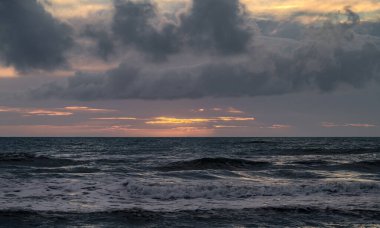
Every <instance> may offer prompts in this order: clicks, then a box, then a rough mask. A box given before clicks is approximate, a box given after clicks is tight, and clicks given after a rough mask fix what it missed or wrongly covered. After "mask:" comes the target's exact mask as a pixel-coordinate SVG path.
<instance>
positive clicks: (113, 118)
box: [91, 117, 137, 120]
mask: <svg viewBox="0 0 380 228" xmlns="http://www.w3.org/2000/svg"><path fill="white" fill-rule="evenodd" d="M91 119H92V120H137V118H135V117H98V118H91Z"/></svg>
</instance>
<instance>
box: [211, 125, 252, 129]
mask: <svg viewBox="0 0 380 228" xmlns="http://www.w3.org/2000/svg"><path fill="white" fill-rule="evenodd" d="M246 127H248V126H233V125H214V128H246Z"/></svg>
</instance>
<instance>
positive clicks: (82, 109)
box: [63, 106, 116, 112]
mask: <svg viewBox="0 0 380 228" xmlns="http://www.w3.org/2000/svg"><path fill="white" fill-rule="evenodd" d="M63 109H65V110H69V111H78V112H114V111H116V110H114V109H102V108H91V107H87V106H66V107H64V108H63Z"/></svg>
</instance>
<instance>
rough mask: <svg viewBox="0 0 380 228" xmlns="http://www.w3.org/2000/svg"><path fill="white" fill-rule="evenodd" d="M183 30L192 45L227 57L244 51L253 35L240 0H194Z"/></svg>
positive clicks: (182, 20) (181, 29)
mask: <svg viewBox="0 0 380 228" xmlns="http://www.w3.org/2000/svg"><path fill="white" fill-rule="evenodd" d="M180 31H181V32H183V34H184V35H185V36H186V37H187V41H188V42H189V44H190V45H191V46H194V47H197V48H199V49H205V48H206V49H207V48H214V49H216V50H217V51H219V52H222V53H226V54H231V53H232V54H233V53H241V52H245V51H246V48H247V45H248V43H249V41H250V39H251V35H252V32H251V30H250V29H249V28H248V27H247V26H246V14H245V10H244V7H243V5H241V4H240V2H239V0H193V5H192V8H191V10H190V12H189V13H187V14H184V15H182V17H181V28H180Z"/></svg>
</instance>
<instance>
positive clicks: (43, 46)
mask: <svg viewBox="0 0 380 228" xmlns="http://www.w3.org/2000/svg"><path fill="white" fill-rule="evenodd" d="M69 35H70V30H69V28H68V27H67V26H65V25H64V24H62V23H60V22H59V21H57V20H56V19H54V18H53V17H52V16H51V15H50V14H49V13H48V12H46V11H45V10H44V8H43V7H42V5H41V4H39V3H38V2H37V1H36V0H27V1H25V0H2V1H1V2H0V56H1V58H3V60H4V61H5V63H6V64H7V65H13V66H15V67H16V68H17V69H18V70H21V71H27V70H29V69H33V68H36V69H47V70H50V69H54V68H56V67H59V66H62V65H64V64H65V57H64V52H65V51H66V50H67V49H68V48H69V47H70V46H71V44H72V39H71V38H70V36H69Z"/></svg>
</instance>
